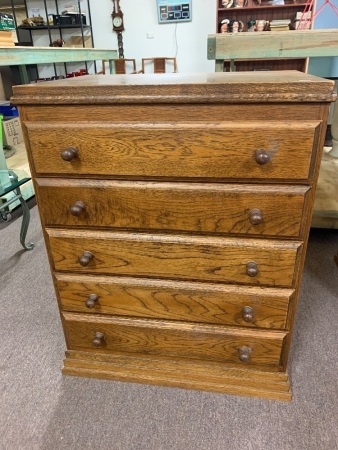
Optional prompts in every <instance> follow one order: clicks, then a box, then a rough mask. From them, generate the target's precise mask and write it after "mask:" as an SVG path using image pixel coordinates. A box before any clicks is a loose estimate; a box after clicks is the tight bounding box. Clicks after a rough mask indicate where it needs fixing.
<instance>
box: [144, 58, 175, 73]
mask: <svg viewBox="0 0 338 450" xmlns="http://www.w3.org/2000/svg"><path fill="white" fill-rule="evenodd" d="M149 62H152V63H153V67H154V73H167V70H166V68H167V63H169V65H170V66H171V67H173V69H174V70H173V73H175V72H177V64H176V58H142V73H145V65H146V64H147V63H149Z"/></svg>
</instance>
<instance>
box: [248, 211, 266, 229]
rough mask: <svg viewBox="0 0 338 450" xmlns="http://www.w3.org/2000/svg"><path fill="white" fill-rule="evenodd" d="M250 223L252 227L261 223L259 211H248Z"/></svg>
mask: <svg viewBox="0 0 338 450" xmlns="http://www.w3.org/2000/svg"><path fill="white" fill-rule="evenodd" d="M250 222H251V223H252V225H259V224H260V223H262V222H263V214H262V211H261V210H260V209H258V208H255V209H252V210H251V211H250Z"/></svg>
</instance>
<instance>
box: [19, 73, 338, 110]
mask: <svg viewBox="0 0 338 450" xmlns="http://www.w3.org/2000/svg"><path fill="white" fill-rule="evenodd" d="M333 84H334V83H333V81H330V80H326V79H323V78H319V77H316V76H313V75H308V74H305V73H302V72H298V71H275V72H236V73H218V72H217V73H201V74H177V73H173V74H160V75H155V74H149V75H148V74H144V75H143V74H138V75H87V76H82V77H75V78H68V79H65V80H58V81H51V82H45V83H38V84H29V85H21V86H14V87H13V92H14V96H13V97H12V99H11V100H12V103H14V104H17V105H20V104H41V103H44V104H88V103H92V104H94V103H96V104H97V103H105V104H109V103H113V104H114V103H150V102H151V103H223V102H232V103H235V102H238V103H251V102H257V101H268V102H280V101H283V102H294V101H301V102H323V101H327V102H330V101H333V100H335V97H336V95H335V93H334V92H333ZM244 85H245V87H244Z"/></svg>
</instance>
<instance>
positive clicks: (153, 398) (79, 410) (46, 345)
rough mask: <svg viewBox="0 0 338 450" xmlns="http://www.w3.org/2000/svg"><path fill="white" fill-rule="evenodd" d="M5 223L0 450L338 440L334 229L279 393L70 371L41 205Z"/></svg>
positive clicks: (313, 274)
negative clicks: (285, 391)
mask: <svg viewBox="0 0 338 450" xmlns="http://www.w3.org/2000/svg"><path fill="white" fill-rule="evenodd" d="M31 213H32V223H31V226H30V229H29V231H28V238H29V240H32V241H33V242H34V243H35V249H34V250H33V251H31V252H25V251H22V250H21V249H20V244H19V240H18V236H19V229H20V220H21V219H18V220H16V221H14V222H13V223H12V224H11V225H10V226H8V227H6V228H4V229H2V230H0V248H1V255H0V294H1V314H0V339H1V347H0V348H1V361H0V364H1V393H0V395H1V405H0V408H1V409H0V449H1V450H21V449H24V450H26V449H27V450H36V449H48V450H57V449H67V450H73V449H81V450H87V449H95V450H101V449H102V450H105V449H107V450H335V449H338V419H337V418H338V376H337V373H338V351H337V344H338V325H337V324H338V269H337V267H336V266H335V264H334V261H333V255H334V254H335V253H336V252H337V249H338V233H337V231H330V230H314V231H312V233H311V239H310V246H309V250H308V255H307V261H306V270H305V274H304V277H303V289H302V296H301V299H300V305H299V309H298V314H297V321H296V329H295V333H294V339H293V349H292V353H291V361H290V363H291V366H290V375H291V382H292V386H293V393H294V399H293V401H292V402H291V403H280V402H274V401H266V400H259V399H250V398H245V397H235V396H229V395H220V394H210V393H205V392H198V391H187V390H181V389H174V388H161V387H155V386H145V385H137V384H129V383H120V382H111V381H101V380H93V379H83V378H73V377H65V376H62V375H61V372H60V369H61V366H62V358H63V352H64V341H63V336H62V331H61V326H60V322H59V317H58V311H57V307H56V301H55V299H54V292H53V287H52V282H51V277H50V274H49V267H48V262H47V257H46V253H45V249H44V243H43V240H42V234H41V228H40V223H39V219H38V214H37V208H36V207H33V209H32V211H31Z"/></svg>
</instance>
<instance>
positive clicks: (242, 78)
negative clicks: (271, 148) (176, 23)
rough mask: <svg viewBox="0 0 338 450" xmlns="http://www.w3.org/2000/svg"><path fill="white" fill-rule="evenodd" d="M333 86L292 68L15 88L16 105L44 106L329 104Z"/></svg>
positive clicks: (122, 77)
mask: <svg viewBox="0 0 338 450" xmlns="http://www.w3.org/2000/svg"><path fill="white" fill-rule="evenodd" d="M328 31H329V30H328ZM244 34H246V33H243V35H244ZM293 34H294V33H291V35H293ZM306 34H308V33H307V32H306ZM239 37H240V38H242V37H243V38H244V36H239ZM247 38H248V39H249V38H250V37H249V36H247ZM291 39H292V37H291ZM327 39H330V33H328V34H327ZM333 85H334V83H333V81H330V80H324V79H322V78H319V77H316V76H313V75H309V74H304V73H302V72H297V71H292V70H291V71H283V72H278V71H275V72H248V73H240V74H238V73H197V74H196V73H184V74H179V73H173V74H160V75H156V74H150V75H141V76H137V77H135V76H133V75H106V76H100V75H89V76H86V77H85V78H82V79H79V80H72V79H70V78H67V80H61V81H56V82H55V83H50V84H49V85H47V86H44V83H41V85H40V86H35V85H32V84H30V85H25V86H15V88H14V89H13V92H14V97H13V98H12V102H13V103H14V104H18V105H23V104H39V105H40V104H41V98H43V103H44V104H48V103H49V104H53V105H56V104H72V103H73V104H84V105H88V104H102V103H103V104H109V103H110V104H111V103H113V104H118V103H130V104H134V105H135V104H139V103H143V104H144V103H152V104H158V103H172V104H176V103H194V104H196V103H222V102H227V103H239V102H241V103H251V102H253V103H256V102H262V101H263V102H275V101H283V102H294V101H302V102H306V101H317V102H318V101H327V102H330V101H333V99H334V98H335V96H334V95H333Z"/></svg>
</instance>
